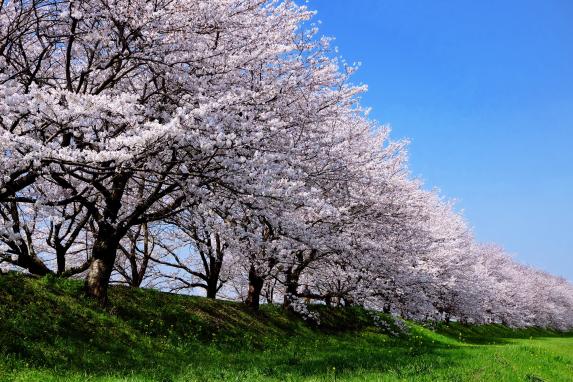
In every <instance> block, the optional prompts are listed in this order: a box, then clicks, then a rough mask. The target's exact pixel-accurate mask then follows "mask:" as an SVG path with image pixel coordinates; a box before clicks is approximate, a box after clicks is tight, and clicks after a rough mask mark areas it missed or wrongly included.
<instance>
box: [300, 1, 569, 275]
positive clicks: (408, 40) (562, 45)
mask: <svg viewBox="0 0 573 382" xmlns="http://www.w3.org/2000/svg"><path fill="white" fill-rule="evenodd" d="M307 5H308V7H309V8H310V9H314V10H317V11H318V15H317V17H316V19H317V20H320V21H322V24H321V25H320V26H319V27H320V30H321V33H322V34H325V35H329V36H333V37H335V38H336V40H335V41H334V45H335V46H337V47H339V49H340V55H341V56H342V57H343V58H344V59H346V61H348V62H350V63H351V62H354V61H360V62H362V67H361V68H360V70H359V72H358V73H357V75H356V76H355V78H354V82H356V83H366V84H368V85H369V91H368V94H366V95H365V96H364V97H363V104H364V105H366V106H370V107H372V109H373V111H372V116H373V118H375V119H377V120H378V121H380V122H382V123H388V124H390V125H391V126H392V129H393V136H394V138H402V137H407V138H409V139H410V140H411V145H410V149H409V152H410V161H411V164H410V167H411V170H412V173H413V174H414V175H415V176H419V177H421V178H422V179H423V180H424V181H425V182H426V184H427V185H428V187H434V186H435V187H439V188H440V189H441V191H442V193H443V194H444V195H446V196H447V197H450V198H455V199H457V200H458V207H459V208H461V209H463V210H464V215H465V216H466V218H467V219H468V220H469V222H470V224H471V225H472V226H473V228H474V231H475V233H476V237H477V239H478V240H480V241H487V242H497V243H499V244H501V245H502V246H504V247H505V248H506V249H507V250H509V251H510V252H512V253H515V254H517V259H518V260H519V261H521V262H524V263H527V264H531V265H534V266H536V267H538V268H541V269H544V270H547V271H549V272H552V273H554V274H558V275H561V276H565V277H567V278H568V279H569V280H571V281H573V1H570V0H561V1H558V0H537V1H530V0H498V1H494V0H484V1H469V0H466V1H458V0H456V1H454V0H450V1H440V0H433V1H427V0H417V1H414V0H352V1H351V0H309V1H308V3H307Z"/></svg>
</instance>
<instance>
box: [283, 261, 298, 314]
mask: <svg viewBox="0 0 573 382" xmlns="http://www.w3.org/2000/svg"><path fill="white" fill-rule="evenodd" d="M299 277H300V275H299V273H298V272H293V270H292V268H289V269H287V271H286V273H285V287H286V289H285V295H284V299H283V308H285V309H289V308H290V307H291V305H292V303H293V301H294V299H295V298H296V297H297V290H298V280H299Z"/></svg>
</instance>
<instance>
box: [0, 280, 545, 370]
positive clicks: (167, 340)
mask: <svg viewBox="0 0 573 382" xmlns="http://www.w3.org/2000/svg"><path fill="white" fill-rule="evenodd" d="M315 309H317V310H318V311H319V313H320V316H321V325H320V326H318V327H317V326H316V325H314V326H312V325H309V324H308V323H306V322H305V321H303V320H302V319H300V318H298V317H296V316H294V315H293V314H290V313H285V312H284V311H283V310H281V309H280V308H278V307H276V306H264V307H263V309H262V310H261V312H259V313H256V314H255V313H253V312H251V311H249V310H248V309H247V308H245V307H244V305H242V304H238V303H233V302H225V301H215V300H208V299H205V298H201V297H192V296H181V295H174V294H167V293H161V292H158V291H153V290H142V289H130V288H124V287H113V288H111V290H110V306H109V307H108V308H106V309H102V308H100V307H99V306H97V305H96V304H94V303H93V302H92V301H91V300H88V299H86V298H84V297H83V296H82V283H81V282H78V281H72V280H58V279H53V278H42V279H34V278H30V277H25V276H23V275H5V276H0V354H2V355H3V356H4V363H5V364H7V365H8V367H9V368H12V369H18V368H24V367H32V368H47V369H52V370H55V369H57V370H58V372H64V373H74V372H81V373H84V372H85V373H87V374H89V375H93V376H98V375H102V376H105V375H110V374H113V375H117V376H128V375H132V374H134V373H135V374H143V375H149V376H152V378H151V379H153V380H165V381H168V380H171V379H173V378H176V377H177V376H179V375H183V374H185V373H195V372H196V373H203V375H209V376H210V378H211V379H216V378H215V377H214V376H221V377H220V378H222V379H224V378H225V376H228V375H235V374H237V373H247V374H253V373H255V374H257V373H258V374H259V375H262V376H267V377H273V378H277V379H279V380H280V378H279V376H281V375H285V374H290V375H294V376H299V377H310V376H317V375H325V374H328V373H331V372H333V373H345V372H349V371H353V370H370V371H384V370H401V369H405V368H408V367H412V364H414V365H417V366H416V367H418V368H420V370H423V369H424V367H427V366H425V365H428V364H430V363H431V364H432V365H434V366H433V367H442V366H443V367H446V365H447V364H451V363H452V362H454V361H455V360H454V359H452V358H451V357H449V358H448V357H446V356H444V353H445V352H446V351H447V350H448V349H451V348H453V347H456V346H457V345H456V342H455V341H450V343H443V342H440V341H439V340H436V339H435V338H431V336H428V335H425V334H423V333H422V334H421V335H415V333H413V334H412V335H410V336H407V337H406V336H404V337H400V338H392V337H389V336H388V335H386V334H385V332H384V331H383V330H382V329H379V328H378V329H377V328H374V327H373V326H372V317H371V314H370V313H368V312H367V311H365V310H363V309H360V308H348V309H328V308H326V307H315ZM508 330H510V329H507V328H504V327H501V328H500V327H495V326H488V327H487V328H486V327H465V326H461V325H459V324H456V325H450V326H442V327H439V328H438V330H437V333H439V334H441V335H444V336H447V337H448V338H451V339H453V340H456V341H457V340H458V339H460V338H459V337H460V336H459V333H462V336H461V337H462V338H461V339H462V341H465V342H471V343H490V342H492V341H496V343H502V341H505V340H504V339H503V338H509V337H510V336H508V334H512V333H513V334H514V336H512V337H511V338H527V337H530V336H532V335H534V334H539V335H541V334H542V335H543V336H548V334H551V333H548V332H547V331H534V330H532V331H528V332H523V333H520V334H519V337H517V335H518V334H517V333H515V332H508ZM459 345H463V344H459ZM416 360H419V362H417V361H416ZM430 360H431V361H430ZM0 366H1V365H0ZM205 379H207V378H205Z"/></svg>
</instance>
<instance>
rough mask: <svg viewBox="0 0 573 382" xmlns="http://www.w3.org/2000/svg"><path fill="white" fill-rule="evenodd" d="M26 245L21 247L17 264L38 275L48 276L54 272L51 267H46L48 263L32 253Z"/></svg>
mask: <svg viewBox="0 0 573 382" xmlns="http://www.w3.org/2000/svg"><path fill="white" fill-rule="evenodd" d="M24 247H25V245H23V246H22V247H21V248H20V253H19V254H18V260H17V261H16V265H17V266H19V267H22V268H24V269H26V270H27V271H28V272H30V273H32V274H34V275H38V276H46V275H49V274H53V273H54V272H52V270H51V269H49V268H48V267H46V264H44V263H43V262H42V260H40V259H39V258H38V257H37V256H36V255H33V254H32V255H31V254H30V253H29V251H28V249H27V248H24Z"/></svg>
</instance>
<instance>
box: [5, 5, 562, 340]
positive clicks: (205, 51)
mask: <svg viewBox="0 0 573 382" xmlns="http://www.w3.org/2000/svg"><path fill="white" fill-rule="evenodd" d="M312 15H313V13H312V12H310V11H308V10H307V9H306V8H305V7H301V6H297V5H296V4H294V3H293V2H291V1H287V0H285V1H279V0H194V1H190V0H129V1H128V0H81V1H67V0H26V1H23V0H21V1H3V2H2V3H1V4H0V134H1V137H0V146H1V148H2V152H3V155H2V157H1V159H0V161H1V163H0V261H1V262H2V264H3V265H4V266H5V267H14V268H17V269H20V270H25V271H27V272H29V273H32V274H37V275H47V274H53V275H56V276H59V277H84V278H85V290H86V293H87V294H88V295H89V296H92V297H93V298H96V299H98V300H99V301H100V302H101V303H103V304H105V303H106V302H107V289H108V286H109V284H110V282H118V283H126V284H129V285H131V286H134V287H139V286H147V287H156V288H160V289H163V290H171V291H187V292H192V293H195V292H196V291H198V290H204V292H205V294H206V295H207V296H208V297H211V298H214V297H216V296H217V295H220V296H225V297H227V298H242V299H243V300H244V301H245V302H247V303H248V304H249V305H250V306H251V307H253V308H255V309H256V308H258V306H259V303H260V301H261V299H264V300H265V301H267V302H276V301H278V300H280V302H281V303H283V304H284V306H285V307H288V308H291V309H295V310H297V309H302V308H301V306H303V305H304V304H305V303H307V302H309V301H321V302H324V303H326V304H331V305H348V304H363V305H365V306H368V307H372V308H376V309H381V310H385V311H392V312H396V313H399V314H402V315H404V316H407V317H412V318H418V319H440V320H441V319H443V320H448V319H451V318H456V319H461V320H466V321H469V322H503V323H506V324H508V325H513V326H525V325H539V326H552V327H557V328H561V329H565V328H571V327H573V287H572V286H571V284H569V283H568V282H566V281H565V280H563V279H560V278H557V277H554V276H551V275H548V274H546V273H543V272H539V271H537V270H534V269H531V268H528V267H525V266H522V265H520V264H518V263H516V262H514V261H513V260H512V259H511V258H510V257H509V256H507V255H506V254H505V253H504V251H503V250H502V249H500V248H498V247H495V246H484V245H480V244H476V243H475V241H474V240H473V238H472V236H471V232H470V230H469V229H468V227H467V226H466V223H465V222H464V220H463V218H462V217H461V216H460V215H459V214H458V213H456V212H455V211H454V210H453V208H452V206H451V204H450V203H448V202H446V201H444V200H442V198H440V196H439V195H437V193H436V192H430V191H426V190H424V189H423V187H422V185H421V184H420V183H419V182H418V181H417V180H415V179H413V178H412V177H411V176H410V175H409V173H408V170H407V163H406V152H405V143H404V142H395V141H391V140H390V139H389V136H388V134H389V131H388V129H386V128H385V127H381V126H378V125H376V124H375V123H374V122H373V121H371V120H369V119H368V116H367V111H366V110H364V109H363V108H361V107H360V105H359V103H358V101H359V95H360V93H362V92H363V91H364V90H365V88H364V87H361V86H354V85H352V84H351V83H350V82H349V76H350V75H351V74H352V72H353V71H354V70H355V68H354V67H350V66H347V65H345V64H344V63H340V62H339V61H338V60H337V58H336V57H335V55H333V53H332V51H331V49H330V47H329V39H326V38H320V37H318V35H317V31H316V29H315V28H314V27H313V25H312V24H310V20H311V18H312Z"/></svg>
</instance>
